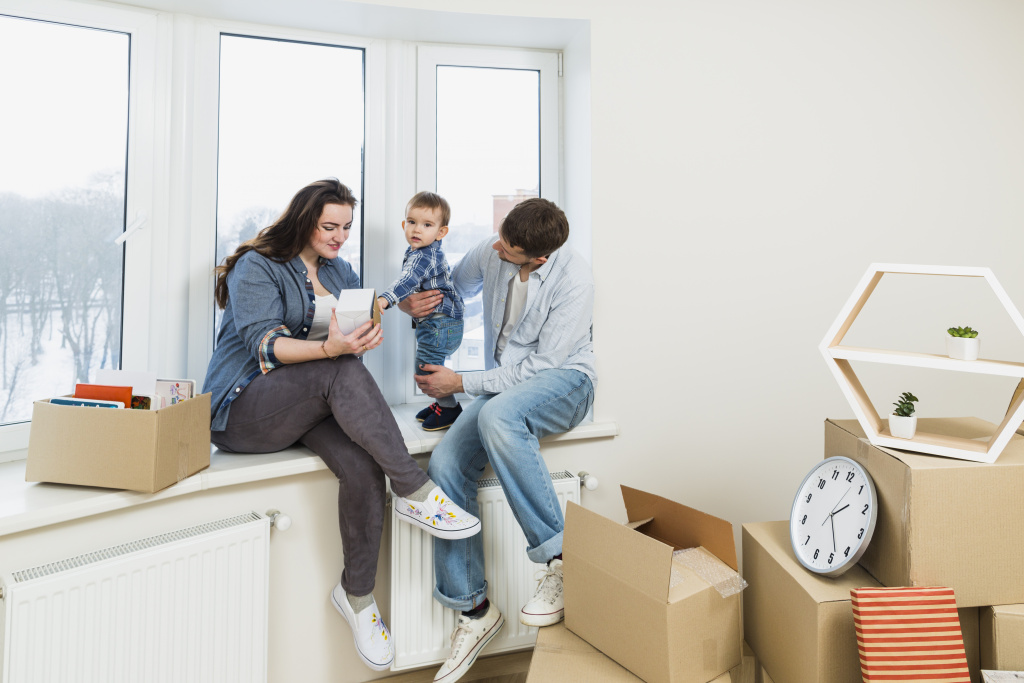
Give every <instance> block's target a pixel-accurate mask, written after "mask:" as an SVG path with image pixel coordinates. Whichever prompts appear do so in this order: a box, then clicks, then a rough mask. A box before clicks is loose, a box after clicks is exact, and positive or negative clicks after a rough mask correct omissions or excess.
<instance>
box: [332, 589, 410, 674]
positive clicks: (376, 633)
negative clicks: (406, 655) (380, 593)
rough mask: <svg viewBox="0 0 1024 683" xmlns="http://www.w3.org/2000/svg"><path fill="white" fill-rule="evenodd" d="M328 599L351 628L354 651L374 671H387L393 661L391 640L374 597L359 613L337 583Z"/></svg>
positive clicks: (393, 653) (393, 644) (393, 652)
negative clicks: (354, 645)
mask: <svg viewBox="0 0 1024 683" xmlns="http://www.w3.org/2000/svg"><path fill="white" fill-rule="evenodd" d="M331 602H332V603H334V608H335V609H336V610H338V611H339V612H341V616H343V617H345V621H347V622H348V625H349V626H350V627H351V628H352V639H353V640H354V641H355V644H356V652H357V653H358V654H359V658H360V659H362V660H363V662H364V663H365V664H366V666H368V667H370V668H371V669H373V670H374V671H387V670H388V669H390V668H391V663H392V662H394V661H395V642H394V641H393V640H392V639H391V633H390V632H389V631H388V627H387V626H385V625H384V619H383V618H381V614H380V609H378V608H377V601H376V600H374V601H373V602H371V603H370V605H369V606H368V607H367V608H366V609H364V610H363V611H362V612H360V613H359V614H356V613H355V611H354V610H353V609H352V604H351V603H350V602H349V601H348V596H347V595H345V589H344V588H342V587H341V583H338V585H337V586H335V587H334V590H332V591H331Z"/></svg>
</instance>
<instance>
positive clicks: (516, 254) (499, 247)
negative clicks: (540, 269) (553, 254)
mask: <svg viewBox="0 0 1024 683" xmlns="http://www.w3.org/2000/svg"><path fill="white" fill-rule="evenodd" d="M491 248H492V249H494V251H496V252H498V258H500V259H501V260H502V261H505V262H506V263H512V264H515V265H517V266H525V265H527V264H531V265H532V264H533V262H535V261H537V259H535V258H530V257H529V256H527V255H526V254H524V253H523V249H522V247H513V246H509V243H508V242H506V241H505V238H504V237H502V236H501V234H500V233H499V234H498V241H497V242H495V243H494V244H493V245H491ZM546 260H547V259H543V260H541V261H540V263H544V261H546ZM540 263H538V264H537V265H540Z"/></svg>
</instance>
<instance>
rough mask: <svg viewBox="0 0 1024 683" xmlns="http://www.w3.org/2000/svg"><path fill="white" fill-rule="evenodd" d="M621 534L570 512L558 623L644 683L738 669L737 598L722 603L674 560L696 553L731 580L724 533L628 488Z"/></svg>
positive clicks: (571, 508) (707, 520)
mask: <svg viewBox="0 0 1024 683" xmlns="http://www.w3.org/2000/svg"><path fill="white" fill-rule="evenodd" d="M622 498H623V501H624V502H625V505H626V515H627V518H628V520H629V524H628V525H623V524H619V523H616V522H613V521H612V520H610V519H607V518H605V517H603V516H601V515H599V514H597V513H594V512H591V511H590V510H587V509H586V508H583V507H581V506H579V505H576V504H574V503H569V504H568V505H567V506H566V521H565V537H564V540H563V543H562V555H563V561H564V565H563V571H564V586H565V588H564V591H565V593H564V594H565V623H566V626H567V627H568V628H569V629H570V630H571V631H573V632H574V633H575V634H576V635H578V636H580V637H581V638H583V639H584V640H586V641H587V642H589V643H590V644H591V645H593V646H594V647H596V648H597V649H599V650H601V651H602V652H603V653H604V654H606V655H608V656H609V657H611V658H612V659H614V660H615V661H616V662H618V663H619V664H621V665H622V666H623V667H625V668H626V669H629V671H631V672H632V673H633V674H635V675H637V676H639V677H640V678H642V679H643V680H645V681H647V682H648V683H706V682H707V681H711V680H714V679H715V678H717V677H718V676H721V675H722V674H724V673H726V672H728V671H729V670H730V669H733V668H735V667H736V666H739V664H740V661H741V644H742V638H741V635H740V631H741V623H740V595H739V594H736V595H731V596H729V597H725V598H723V597H722V596H721V595H720V594H719V593H718V591H717V590H716V589H715V588H714V587H713V586H712V585H711V584H710V583H708V582H707V581H705V580H704V579H703V578H701V577H700V576H698V575H697V574H696V573H695V572H693V571H691V570H689V569H688V568H686V567H682V566H680V565H679V564H678V563H676V569H677V571H678V573H679V575H681V579H682V580H681V581H679V583H677V584H676V585H675V586H672V585H671V583H672V581H671V579H672V567H673V561H672V553H673V551H674V550H677V549H683V548H695V547H698V546H703V547H704V549H705V550H707V551H709V552H710V553H712V554H713V555H715V556H716V557H717V558H718V559H720V560H721V561H722V562H724V563H725V564H726V565H728V566H729V567H730V568H732V569H733V570H735V569H736V568H737V563H736V545H735V540H734V538H733V529H732V524H730V523H729V522H727V521H725V520H722V519H718V518H717V517H712V516H711V515H708V514H705V513H703V512H700V511H699V510H694V509H693V508H689V507H686V506H685V505H680V504H679V503H675V502H673V501H670V500H667V499H665V498H662V497H660V496H656V495H653V494H650V493H645V492H643V491H638V490H636V489H631V488H628V487H626V486H623V487H622Z"/></svg>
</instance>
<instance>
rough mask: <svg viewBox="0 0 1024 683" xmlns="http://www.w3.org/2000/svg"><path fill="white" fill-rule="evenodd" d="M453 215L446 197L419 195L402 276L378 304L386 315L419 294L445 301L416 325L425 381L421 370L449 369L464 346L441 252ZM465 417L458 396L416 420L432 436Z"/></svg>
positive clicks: (413, 203) (410, 210)
mask: <svg viewBox="0 0 1024 683" xmlns="http://www.w3.org/2000/svg"><path fill="white" fill-rule="evenodd" d="M450 218H451V209H450V208H449V206H448V202H447V201H445V199H444V197H442V196H440V195H438V194H434V193H433V192H420V193H419V194H417V195H416V196H415V197H413V198H412V199H410V200H409V203H408V204H407V205H406V207H405V220H404V221H402V230H403V231H404V232H405V241H406V242H408V243H409V248H408V249H406V250H405V258H404V259H403V260H402V274H401V275H400V276H399V277H398V279H397V280H395V281H394V282H393V283H392V284H391V286H390V287H388V289H387V290H386V291H384V292H382V293H381V295H380V296H379V297H378V298H377V302H378V303H379V304H380V308H381V310H385V309H387V308H390V307H391V306H397V305H398V302H400V301H401V300H402V299H404V298H405V297H407V296H409V295H410V294H412V293H414V292H421V291H426V290H432V289H437V290H440V291H441V293H442V294H444V299H443V300H442V301H441V304H440V305H439V306H438V307H437V309H436V310H435V311H434V312H433V313H432V314H430V315H428V316H426V317H425V318H419V319H418V320H416V321H415V325H416V374H417V375H425V374H428V373H427V372H425V371H424V370H423V369H422V367H421V366H423V365H444V361H445V358H447V357H448V356H450V355H452V354H453V353H454V352H455V351H456V350H457V349H458V348H459V345H461V344H462V318H463V311H464V306H463V303H462V297H461V296H459V294H458V292H456V291H455V287H454V285H453V284H452V274H451V269H450V268H449V267H448V261H447V259H445V257H444V252H443V251H442V250H441V239H442V238H443V237H444V236H445V235H447V234H448V221H449V219H450ZM460 413H462V406H460V405H459V402H458V401H456V400H455V397H454V396H446V397H444V398H439V399H437V402H435V403H432V404H431V405H430V406H428V407H426V408H424V409H423V410H421V411H420V412H419V413H417V415H416V419H417V420H419V421H420V422H422V423H423V428H424V429H426V430H428V431H432V432H433V431H437V430H439V429H447V428H448V427H450V426H451V425H452V423H453V422H455V419H456V418H457V417H458V416H459V414H460Z"/></svg>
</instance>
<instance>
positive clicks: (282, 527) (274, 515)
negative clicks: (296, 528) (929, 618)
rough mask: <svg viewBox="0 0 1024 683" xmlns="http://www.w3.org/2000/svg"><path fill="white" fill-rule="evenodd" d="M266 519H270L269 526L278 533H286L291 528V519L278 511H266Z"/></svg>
mask: <svg viewBox="0 0 1024 683" xmlns="http://www.w3.org/2000/svg"><path fill="white" fill-rule="evenodd" d="M267 517H269V518H270V526H272V527H274V528H275V529H277V530H278V531H288V529H290V528H291V526H292V518H291V517H289V516H288V515H286V514H284V513H283V512H281V511H280V510H267Z"/></svg>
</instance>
